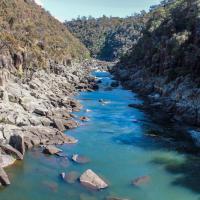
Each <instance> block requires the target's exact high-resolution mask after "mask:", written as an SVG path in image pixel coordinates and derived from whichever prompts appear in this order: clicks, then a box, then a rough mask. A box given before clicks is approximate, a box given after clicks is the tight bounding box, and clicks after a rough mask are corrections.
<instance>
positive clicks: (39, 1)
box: [35, 0, 43, 6]
mask: <svg viewBox="0 0 200 200" xmlns="http://www.w3.org/2000/svg"><path fill="white" fill-rule="evenodd" d="M35 3H37V4H38V5H40V6H43V3H42V0H35Z"/></svg>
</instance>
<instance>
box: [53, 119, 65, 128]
mask: <svg viewBox="0 0 200 200" xmlns="http://www.w3.org/2000/svg"><path fill="white" fill-rule="evenodd" d="M54 124H55V126H56V127H57V128H58V130H59V131H64V130H65V126H64V125H63V122H62V120H61V119H54Z"/></svg>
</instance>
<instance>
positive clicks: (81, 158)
mask: <svg viewBox="0 0 200 200" xmlns="http://www.w3.org/2000/svg"><path fill="white" fill-rule="evenodd" d="M72 160H73V161H74V162H76V163H78V164H86V163H89V162H90V159H89V158H87V157H85V156H81V155H78V154H74V155H73V156H72Z"/></svg>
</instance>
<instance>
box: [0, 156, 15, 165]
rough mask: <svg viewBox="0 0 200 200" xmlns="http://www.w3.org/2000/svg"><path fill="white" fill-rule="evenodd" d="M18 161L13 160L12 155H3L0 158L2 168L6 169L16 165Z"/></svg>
mask: <svg viewBox="0 0 200 200" xmlns="http://www.w3.org/2000/svg"><path fill="white" fill-rule="evenodd" d="M15 161H16V159H15V158H13V157H12V156H10V155H7V154H2V155H1V156H0V168H1V167H2V168H5V167H8V166H11V165H13V164H14V163H15Z"/></svg>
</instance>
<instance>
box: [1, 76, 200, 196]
mask: <svg viewBox="0 0 200 200" xmlns="http://www.w3.org/2000/svg"><path fill="white" fill-rule="evenodd" d="M95 75H96V76H98V77H100V78H101V79H102V83H101V84H100V90H98V91H95V92H83V93H81V94H80V95H79V96H77V98H78V99H79V100H80V101H81V102H82V104H83V105H84V109H83V110H82V111H81V112H80V113H76V115H77V116H88V117H89V118H90V122H86V123H83V125H82V126H80V127H79V128H77V129H73V130H70V131H67V134H69V135H72V136H74V137H76V138H77V139H78V140H79V143H78V144H76V145H64V146H61V147H60V148H62V149H63V151H64V152H65V153H67V155H69V156H71V155H72V154H74V153H78V154H81V155H85V156H87V157H89V158H90V159H91V162H90V163H88V164H85V165H78V164H75V163H72V162H71V161H68V160H66V159H64V158H59V157H54V156H46V155H43V154H42V153H41V149H34V150H32V151H29V152H28V153H27V154H26V156H25V160H24V162H23V163H22V162H18V163H16V165H15V166H13V167H10V168H8V169H7V172H8V174H9V176H10V178H11V180H12V184H11V186H10V187H7V188H4V189H2V190H1V191H0V199H2V200H55V199H56V200H66V199H68V200H86V199H87V200H93V199H94V200H95V199H99V200H103V199H105V197H107V196H115V197H121V198H128V199H130V200H169V199H170V200H199V199H200V186H199V185H200V184H199V183H200V170H199V169H200V168H199V167H200V159H199V158H198V157H197V156H192V155H187V154H184V153H181V152H180V151H179V152H178V151H176V148H175V147H176V142H175V141H174V140H173V139H172V138H163V137H150V135H148V134H149V132H152V130H161V131H163V132H165V131H166V132H167V131H168V132H169V130H170V125H167V126H164V127H163V126H160V125H158V124H156V123H155V122H152V121H151V118H150V116H148V115H146V114H145V113H144V112H142V111H140V110H138V109H134V108H130V107H128V104H130V103H142V101H141V100H140V99H139V98H138V97H137V96H136V94H133V93H132V92H131V91H128V90H124V89H122V88H121V87H118V88H115V89H112V90H110V88H108V86H109V84H110V82H111V79H110V75H109V74H108V73H96V74H95ZM99 99H105V100H106V101H108V102H109V103H108V104H105V105H102V104H101V103H99ZM86 109H89V110H91V112H86ZM166 127H168V128H166ZM171 131H173V130H171ZM151 136H153V135H151ZM89 168H90V169H92V170H93V171H95V172H96V173H97V174H98V175H100V176H101V177H103V178H104V179H105V180H106V181H107V182H108V183H109V186H110V187H109V188H108V189H106V190H103V191H99V192H96V191H90V190H87V189H86V188H84V187H82V186H81V185H80V184H79V183H78V182H77V183H75V184H67V183H65V182H63V181H62V180H61V179H60V177H59V174H60V173H61V172H63V171H65V172H69V171H78V172H79V173H80V174H81V173H83V172H84V171H85V170H86V169H89ZM139 176H150V181H149V182H148V183H146V184H144V185H142V186H141V187H133V186H132V185H131V184H130V183H131V181H132V180H133V179H135V178H137V177H139Z"/></svg>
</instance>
